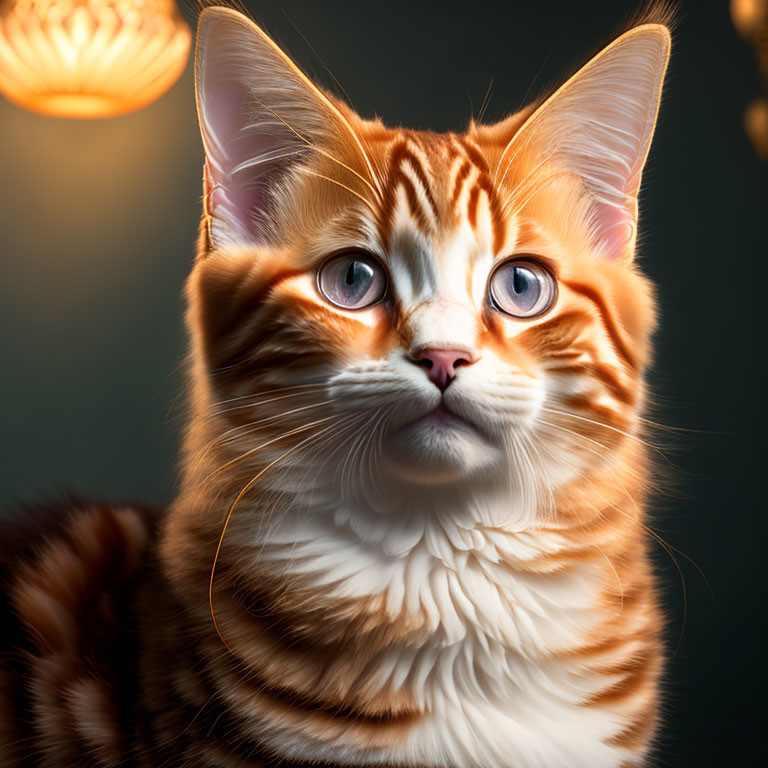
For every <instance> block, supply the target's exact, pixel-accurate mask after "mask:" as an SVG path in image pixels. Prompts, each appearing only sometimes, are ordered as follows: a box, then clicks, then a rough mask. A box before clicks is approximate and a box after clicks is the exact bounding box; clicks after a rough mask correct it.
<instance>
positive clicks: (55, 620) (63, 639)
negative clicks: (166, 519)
mask: <svg viewBox="0 0 768 768" xmlns="http://www.w3.org/2000/svg"><path fill="white" fill-rule="evenodd" d="M160 518H161V513H160V512H159V511H157V510H151V509H144V508H141V507H138V506H129V505H125V506H110V505H106V504H100V503H92V502H83V501H76V500H67V501H66V502H63V503H57V504H46V505H42V506H39V507H35V508H29V507H27V508H24V509H20V510H18V511H17V512H15V513H13V514H12V515H10V516H7V517H6V519H3V520H2V521H0V720H1V721H2V726H0V757H2V758H3V760H1V761H0V762H2V764H3V765H8V764H10V765H17V764H18V765H26V764H27V763H28V761H29V760H30V759H31V756H30V755H26V754H25V753H24V751H23V748H21V747H17V746H15V745H18V744H23V743H25V740H26V738H27V737H28V735H29V734H28V732H27V728H28V727H29V725H30V724H31V723H32V722H34V723H35V724H36V725H37V726H38V727H39V728H40V729H42V731H44V732H45V734H46V736H45V737H44V738H38V748H39V749H42V750H43V751H44V750H45V749H46V747H45V744H48V745H49V746H50V748H51V749H54V748H55V749H56V750H59V751H60V750H66V749H72V750H73V751H72V754H71V758H72V760H75V761H76V758H77V757H78V751H77V748H76V747H75V745H74V742H73V739H74V736H73V734H74V733H75V732H78V730H77V727H76V724H77V723H84V724H85V725H87V726H89V727H88V728H86V731H85V732H87V733H90V734H91V735H90V736H88V737H87V738H86V741H88V742H89V749H91V750H92V751H94V752H98V753H101V754H102V755H104V756H106V753H107V752H109V751H110V750H111V749H113V748H114V750H115V752H116V753H117V752H119V749H117V745H118V744H119V743H120V725H119V722H120V712H119V709H120V706H119V703H118V701H116V699H115V696H114V691H120V690H121V689H123V688H124V683H125V681H124V680H123V679H122V678H123V677H129V678H130V677H132V676H133V674H134V670H135V659H134V655H135V652H136V651H135V645H136V642H135V640H136V631H135V626H134V624H135V611H136V603H135V599H136V592H137V589H138V587H139V585H140V584H141V583H143V582H144V581H145V579H146V578H147V573H148V571H151V570H152V562H153V560H154V546H153V542H154V540H155V531H156V529H157V527H158V523H159V520H160ZM70 709H71V710H72V711H69V710H70ZM4 710H7V711H4ZM32 713H34V715H33V714H32ZM25 723H26V725H25ZM94 724H95V725H98V728H96V729H95V730H94ZM81 736H82V733H81ZM97 736H98V738H97ZM91 742H93V743H91ZM19 750H21V752H20V751H19ZM73 764H74V763H73Z"/></svg>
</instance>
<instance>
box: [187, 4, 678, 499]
mask: <svg viewBox="0 0 768 768" xmlns="http://www.w3.org/2000/svg"><path fill="white" fill-rule="evenodd" d="M667 49H668V39H667V34H666V31H665V30H663V28H661V27H653V26H651V27H644V28H639V29H636V30H633V31H632V32H630V33H628V34H627V35H625V36H624V37H622V38H620V40H619V41H618V42H617V43H615V44H614V45H613V46H611V47H609V48H608V49H606V51H604V52H603V53H602V54H601V55H600V56H599V57H597V58H596V59H594V60H593V61H592V62H590V64H589V65H587V67H585V68H584V69H583V70H581V72H579V73H578V74H577V75H576V76H575V77H574V78H572V79H571V80H570V81H568V83H567V84H566V85H565V86H564V87H562V88H561V89H560V90H558V91H557V92H556V93H555V94H554V96H552V97H550V99H548V100H547V101H546V102H544V104H543V105H542V106H540V107H539V108H538V109H536V110H526V111H524V112H523V113H521V114H519V115H516V116H513V117H511V118H509V119H508V120H506V121H504V122H503V123H500V124H498V125H495V126H492V127H477V126H474V125H472V126H471V127H470V129H469V131H468V132H467V133H466V134H465V135H452V134H446V135H439V134H432V133H425V132H413V131H406V130H402V129H393V130H390V129H387V128H385V127H384V126H383V125H382V124H381V123H379V122H370V121H364V120H362V119H361V118H359V117H357V116H356V115H354V114H353V113H352V112H351V111H349V110H348V109H347V108H346V107H343V106H341V105H338V104H336V103H335V102H332V101H330V100H328V99H327V98H326V97H325V96H323V95H322V94H321V93H320V92H319V91H317V90H316V89H315V88H314V86H312V85H311V84H310V83H309V82H308V81H307V80H306V79H305V78H304V77H303V76H302V75H301V74H300V73H299V72H298V71H297V70H296V69H295V67H294V66H293V65H292V64H291V63H290V62H289V61H288V60H287V59H286V58H285V57H284V55H283V54H282V53H281V52H280V51H279V50H278V49H277V48H276V47H275V46H274V44H273V43H271V41H269V40H268V38H266V37H265V36H264V35H263V33H262V32H261V31H260V30H258V29H257V28H256V27H254V26H253V25H251V24H250V23H248V22H247V21H245V20H244V19H243V18H242V17H240V16H238V15H237V14H234V13H233V12H229V11H223V10H216V11H208V12H206V13H204V15H203V19H202V21H201V32H200V37H199V48H198V88H199V90H198V94H199V97H198V98H199V108H200V114H201V124H202V128H203V137H204V141H205V144H206V150H207V168H206V218H205V220H204V231H203V236H202V238H201V240H202V245H201V255H200V258H199V260H198V263H197V265H196V268H195V271H194V273H193V276H192V279H191V281H190V298H191V302H192V311H191V321H192V328H193V331H194V333H195V338H196V349H197V352H198V363H199V369H198V373H199V374H200V375H201V376H203V377H204V378H205V380H206V386H205V388H204V389H205V391H206V393H207V398H208V399H209V402H208V403H207V407H208V408H209V415H211V414H212V415H213V424H214V427H213V431H214V434H216V435H217V441H218V444H219V446H220V447H222V448H223V450H224V452H225V455H228V456H231V459H232V461H233V466H236V467H237V472H238V473H240V475H239V476H240V477H243V478H246V479H247V477H248V476H249V474H250V475H252V474H254V472H256V471H258V469H259V468H262V467H263V466H264V465H265V464H266V463H268V462H269V461H272V460H274V459H277V458H279V457H280V456H283V455H285V454H286V452H287V453H288V454H291V457H290V460H286V463H287V465H289V466H291V467H293V468H295V469H299V468H300V469H301V470H302V471H303V472H304V475H305V477H304V478H303V479H302V480H296V483H297V487H298V486H300V485H301V484H302V483H306V484H307V485H311V483H312V482H317V478H318V477H321V478H322V482H321V483H320V484H321V485H322V484H323V483H325V484H326V485H328V484H332V485H335V486H336V487H337V489H340V490H341V491H342V492H343V493H347V494H355V493H357V494H360V493H363V495H365V493H366V491H367V492H369V493H370V492H375V493H376V494H379V495H382V494H383V495H384V496H386V497H388V498H396V497H398V496H401V497H403V498H405V497H408V498H413V497H419V498H422V499H424V498H433V499H434V498H437V497H441V496H444V495H445V494H453V495H456V494H462V493H464V492H465V491H466V490H467V489H469V488H477V487H478V486H479V485H482V484H484V485H486V486H494V487H503V488H508V489H510V490H512V491H513V493H515V494H517V495H518V496H524V495H527V496H528V497H529V499H528V500H529V502H530V503H531V504H539V505H541V502H542V501H543V500H545V499H546V497H547V495H548V494H551V492H552V491H553V490H555V489H557V488H560V487H562V486H563V485H564V484H565V483H567V482H568V481H570V480H572V479H574V478H575V477H576V476H577V475H579V474H581V473H583V472H584V471H585V470H586V469H588V468H589V467H590V466H594V465H595V464H596V463H602V462H606V461H610V460H611V455H612V452H613V451H614V450H618V449H619V447H620V443H621V441H622V440H623V437H624V436H625V435H626V433H628V432H632V431H634V426H635V425H634V421H633V420H634V417H635V415H636V413H637V409H638V406H639V400H640V399H641V397H642V393H641V383H642V382H641V375H642V371H643V366H644V364H645V361H646V358H647V346H648V336H649V333H650V331H651V329H652V324H653V309H652V302H651V299H650V291H649V287H648V285H647V283H646V281H645V280H644V279H643V278H642V277H641V276H640V274H639V273H638V272H637V270H636V269H635V267H634V266H633V262H632V257H633V252H634V244H635V225H636V216H637V206H636V193H637V189H638V186H639V179H640V173H641V170H642V165H643V162H644V160H645V156H646V154H647V151H648V146H649V143H650V139H651V134H652V130H653V122H654V120H655V115H656V109H657V106H658V95H659V89H660V85H661V79H662V77H663V72H664V68H665V65H666V58H667ZM218 438H220V439H218ZM307 477H309V478H313V480H308V479H307ZM361 488H362V489H363V490H362V491H361Z"/></svg>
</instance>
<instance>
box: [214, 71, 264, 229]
mask: <svg viewBox="0 0 768 768" xmlns="http://www.w3.org/2000/svg"><path fill="white" fill-rule="evenodd" d="M211 80H212V82H211V81H209V83H210V84H209V85H208V87H207V88H206V91H205V102H206V106H205V119H206V129H207V131H206V134H207V135H206V139H207V141H206V144H207V147H206V148H207V153H206V154H207V159H206V162H207V166H208V182H209V184H210V188H209V189H208V190H207V194H208V206H209V212H210V213H211V214H212V215H213V217H214V219H215V221H216V222H217V223H218V224H219V225H224V226H225V227H226V229H227V230H228V232H229V234H230V235H232V236H234V237H241V238H245V239H247V240H249V241H250V240H254V239H255V240H262V239H263V237H264V234H265V233H264V214H265V207H266V202H267V194H266V190H267V187H266V183H267V178H268V176H269V175H270V174H271V173H272V172H273V171H275V170H276V168H277V166H278V165H279V160H278V159H273V158H272V157H271V154H272V150H273V149H274V146H276V145H277V144H278V143H279V139H277V137H273V136H270V135H269V134H267V133H263V132H261V131H258V130H253V129H251V130H248V128H247V120H248V107H247V102H246V97H247V90H246V87H245V85H244V84H243V83H240V82H237V81H232V80H230V81H226V80H223V81H216V80H215V79H213V78H211ZM273 145H274V146H273Z"/></svg>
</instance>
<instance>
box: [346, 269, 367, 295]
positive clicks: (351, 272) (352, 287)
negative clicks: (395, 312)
mask: <svg viewBox="0 0 768 768" xmlns="http://www.w3.org/2000/svg"><path fill="white" fill-rule="evenodd" d="M372 282H373V269H372V268H371V267H370V265H368V264H366V263H365V262H364V261H352V262H350V264H349V266H348V267H347V271H346V272H345V273H344V285H345V287H346V289H347V294H348V295H350V296H360V295H362V294H364V293H365V292H366V291H367V290H368V288H369V287H370V285H371V283H372Z"/></svg>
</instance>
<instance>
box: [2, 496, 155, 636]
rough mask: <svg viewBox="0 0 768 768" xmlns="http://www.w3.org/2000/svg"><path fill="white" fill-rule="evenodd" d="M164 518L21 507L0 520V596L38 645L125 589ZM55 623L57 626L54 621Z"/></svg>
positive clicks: (74, 505) (129, 508)
mask: <svg viewBox="0 0 768 768" xmlns="http://www.w3.org/2000/svg"><path fill="white" fill-rule="evenodd" d="M160 518H161V512H160V511H159V510H156V509H150V508H145V507H140V506H137V505H119V506H118V505H107V504H103V503H97V502H88V501H82V500H77V499H67V500H65V501H63V502H60V503H54V504H45V505H40V506H37V507H24V508H22V509H19V510H18V511H15V512H13V513H12V514H11V515H9V516H7V517H6V518H5V519H3V520H2V521H0V592H2V594H3V600H2V602H3V603H4V604H5V605H4V607H5V608H6V610H10V611H11V612H12V613H13V614H15V616H16V618H17V619H18V620H19V621H21V622H22V623H23V624H24V625H25V628H26V629H27V630H28V631H31V632H32V633H33V634H35V635H37V638H38V639H37V642H41V641H42V640H43V638H46V639H47V640H48V641H49V642H50V643H52V644H53V645H58V643H59V642H61V641H62V640H63V637H62V636H61V635H62V633H63V632H64V631H65V626H64V625H65V624H67V623H69V622H68V621H67V620H66V618H65V617H69V619H70V620H78V621H81V620H84V619H87V618H88V614H90V613H92V612H93V611H97V612H98V610H99V607H98V604H99V602H100V601H101V602H103V599H104V595H105V594H106V593H114V594H116V593H120V592H123V591H125V590H126V589H130V586H131V583H132V582H133V581H134V580H135V579H136V578H137V576H138V574H139V573H140V571H141V568H142V565H143V564H144V563H145V562H146V560H147V558H148V557H149V556H150V554H151V551H152V545H153V542H154V539H155V532H156V529H157V527H158V522H159V520H160ZM57 619H58V620H57Z"/></svg>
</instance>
